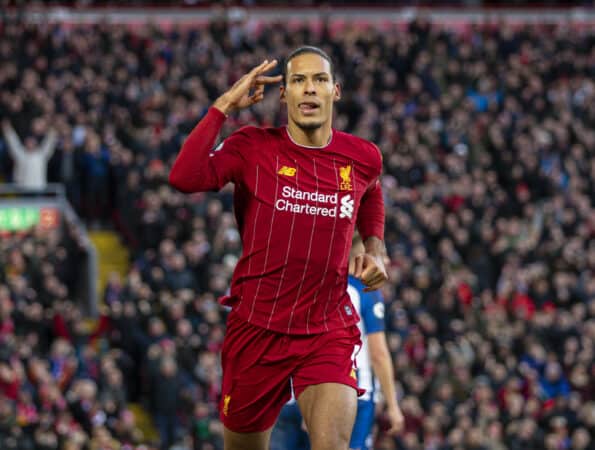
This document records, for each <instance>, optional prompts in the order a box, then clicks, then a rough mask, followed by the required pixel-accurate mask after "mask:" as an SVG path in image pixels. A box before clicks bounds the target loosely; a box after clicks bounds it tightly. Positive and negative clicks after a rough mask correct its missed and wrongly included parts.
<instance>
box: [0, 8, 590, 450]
mask: <svg viewBox="0 0 595 450" xmlns="http://www.w3.org/2000/svg"><path fill="white" fill-rule="evenodd" d="M294 25H295V26H292V27H288V26H286V24H285V23H283V22H273V23H266V24H259V25H258V26H255V25H254V22H253V21H247V22H242V21H233V20H227V19H225V18H224V17H215V18H213V19H212V20H210V21H208V22H207V23H206V24H205V25H204V26H195V27H177V26H172V27H167V28H161V27H159V26H157V25H156V24H152V25H141V26H134V27H127V26H125V25H117V24H109V23H107V22H99V23H93V24H85V25H77V24H60V23H44V22H42V23H31V22H22V21H19V20H17V18H15V17H12V16H4V19H3V22H2V24H1V28H0V58H1V60H2V61H3V63H2V64H0V89H1V94H0V116H1V117H0V118H1V119H2V120H8V121H10V123H11V124H12V126H13V127H14V128H15V130H16V131H17V133H18V134H19V136H21V139H23V140H26V139H29V140H30V142H31V143H32V144H31V145H32V146H33V144H35V143H37V142H39V141H40V140H41V139H42V137H43V136H45V134H46V132H47V131H48V129H49V128H50V127H51V128H55V129H56V130H57V133H58V142H57V146H56V149H55V152H54V154H53V156H52V158H51V160H50V161H49V166H48V179H49V181H50V182H60V183H63V184H64V186H65V189H66V194H67V196H68V199H69V201H70V203H71V204H72V205H73V207H74V208H75V210H76V211H77V213H78V214H79V216H81V217H82V218H83V219H84V220H85V221H86V223H87V224H88V225H89V226H90V227H91V228H110V227H113V228H115V229H116V230H117V231H118V232H119V233H120V234H121V236H122V240H123V242H124V243H126V245H127V246H128V247H129V249H130V253H131V266H130V269H129V271H128V273H127V274H126V276H125V277H124V278H123V279H119V278H118V277H115V276H114V277H112V278H111V279H109V280H108V281H107V283H106V287H105V291H104V292H103V293H102V294H103V295H102V298H101V302H100V306H99V315H98V316H97V318H95V319H94V320H91V321H85V320H82V319H83V316H84V314H83V311H82V309H83V308H82V306H81V304H80V303H79V302H78V301H76V298H75V296H74V295H73V287H72V286H73V283H74V282H75V281H76V280H75V279H73V274H75V273H76V272H75V269H76V268H77V264H79V263H78V261H79V256H77V254H78V252H79V251H80V249H79V247H78V246H77V244H76V242H77V237H76V234H77V232H76V230H74V229H73V228H72V227H68V226H66V227H65V228H64V229H62V230H61V231H56V230H53V231H44V230H43V229H42V228H40V227H37V228H34V229H33V230H32V231H29V232H25V233H24V234H23V233H15V232H12V231H11V232H9V233H7V234H3V235H2V238H1V239H2V240H1V243H0V249H1V251H2V253H1V254H0V348H1V349H2V354H1V355H0V448H2V449H19V450H20V449H23V450H25V449H37V448H39V449H48V450H49V449H57V448H64V449H70V450H75V449H86V448H89V449H104V448H110V449H118V448H120V449H132V448H139V449H140V448H159V447H160V448H164V449H165V448H178V449H182V448H184V449H186V448H189V449H196V450H207V449H209V450H212V449H221V448H222V440H221V432H222V426H221V424H220V422H219V420H218V418H217V410H216V406H217V401H218V397H219V394H220V392H219V387H220V376H221V373H220V367H219V362H218V352H219V350H220V348H221V343H222V340H223V336H224V333H225V329H224V323H225V322H224V319H225V315H226V313H225V311H224V310H222V309H221V308H220V307H219V306H218V304H217V302H216V299H217V297H218V296H219V295H221V294H223V293H224V292H225V290H226V288H227V284H228V282H229V279H230V276H231V273H232V270H233V268H234V265H235V263H236V261H237V258H238V255H239V253H240V251H241V248H240V241H239V235H238V232H237V229H236V227H235V224H234V220H233V215H232V212H231V207H232V201H231V190H230V189H229V188H228V187H227V188H224V189H223V191H222V192H221V193H220V194H197V195H192V196H185V195H182V194H180V193H177V192H174V191H173V190H172V189H171V188H170V187H169V186H168V185H167V174H168V169H169V167H170V166H171V163H172V162H173V158H174V157H175V154H176V152H177V151H178V149H179V148H180V145H181V142H182V141H183V140H184V137H185V136H186V135H187V133H188V132H189V131H190V130H191V129H192V127H193V126H194V124H195V123H196V122H197V120H198V119H199V118H200V117H201V116H202V115H203V114H204V113H205V111H206V108H207V107H208V106H209V104H210V102H211V101H213V100H214V98H216V96H217V95H218V93H220V92H222V91H223V90H224V89H225V88H226V87H227V86H228V85H229V84H230V83H232V82H233V81H234V80H235V79H237V77H238V76H239V75H240V74H242V73H244V71H245V70H246V69H247V68H249V67H251V66H252V65H254V64H255V63H257V62H258V61H261V60H262V59H264V58H265V57H268V58H270V57H278V58H282V57H283V55H284V54H286V53H287V52H288V51H289V50H290V49H292V48H294V47H296V46H298V45H301V44H304V43H308V44H313V45H318V46H321V47H322V48H323V49H325V50H326V51H328V52H329V53H330V54H332V55H333V57H334V58H335V64H336V69H337V73H338V75H339V77H340V82H341V84H342V85H343V92H344V97H343V99H342V101H341V102H340V103H338V104H337V117H336V122H335V126H336V127H337V128H339V129H344V130H346V131H349V132H353V133H355V134H357V135H359V136H361V137H364V138H367V139H370V140H372V141H374V142H376V143H377V144H378V146H379V147H380V149H381V151H382V153H383V155H384V164H385V173H384V175H383V178H382V184H383V187H384V193H385V202H386V205H387V229H386V243H387V247H388V252H389V255H390V257H391V267H390V279H391V283H389V284H388V285H387V287H386V288H385V289H384V295H385V298H386V302H387V305H386V306H387V308H386V309H387V332H388V339H389V346H390V349H391V352H392V355H393V358H394V365H395V370H396V377H397V382H398V387H399V396H400V402H401V405H402V408H403V411H404V414H405V416H406V430H405V432H404V433H403V434H402V435H401V436H399V437H396V438H393V437H388V436H386V435H385V434H384V433H383V430H384V425H385V421H384V420H383V416H382V411H379V412H378V427H377V428H378V430H377V439H376V443H375V446H374V448H375V449H384V450H392V449H407V450H422V449H439V450H457V449H469V450H504V449H512V450H517V449H518V450H521V449H547V450H553V449H572V450H587V449H589V448H593V446H594V445H595V442H594V441H593V438H592V436H593V433H594V431H595V362H594V352H595V348H594V345H595V277H594V276H593V275H594V270H595V240H594V239H593V237H594V234H595V212H594V211H593V204H595V155H594V153H595V131H594V130H595V82H594V80H595V33H594V32H593V27H592V26H583V27H576V28H570V27H568V26H566V25H564V24H550V23H548V24H533V25H527V26H523V27H515V26H511V25H509V24H507V23H506V22H505V21H502V22H495V23H489V22H487V23H485V24H483V25H482V24H475V25H473V24H466V25H462V26H459V27H457V28H456V29H450V28H446V27H443V26H441V25H440V23H431V22H428V21H425V20H423V19H417V20H411V21H409V22H407V23H404V24H401V25H399V26H398V27H397V26H395V27H394V29H390V28H389V30H392V32H387V29H386V28H383V29H381V28H376V27H373V26H366V25H365V24H358V23H352V22H344V23H342V24H340V25H336V24H331V23H330V22H324V21H323V22H322V25H321V26H319V27H316V28H310V27H308V26H307V25H306V24H305V23H297V24H294ZM331 25H332V26H331ZM283 120H284V117H283V113H282V111H281V110H280V108H279V107H278V98H277V96H276V95H275V93H270V94H268V95H267V97H266V99H265V100H264V102H263V103H262V104H260V105H258V106H256V107H254V108H252V109H251V110H248V111H243V112H241V113H240V114H238V115H237V116H235V117H232V118H230V119H229V120H228V121H227V122H226V125H225V127H224V131H223V135H226V134H229V133H230V132H231V131H233V130H235V129H236V128H237V127H238V126H240V125H243V124H248V123H258V124H261V125H275V124H279V123H283ZM12 166H13V162H12V160H11V158H10V156H9V152H8V149H7V142H6V140H2V141H0V172H1V176H2V177H3V179H4V180H7V181H10V180H11V179H12ZM0 222H1V221H0ZM131 402H133V403H135V404H138V403H140V404H142V405H144V407H145V408H146V410H147V411H148V412H149V414H150V415H151V417H152V420H153V423H154V426H155V427H156V429H157V430H158V432H159V436H160V443H158V442H151V439H149V438H148V437H147V436H146V434H145V435H143V433H142V431H141V430H140V429H139V427H138V425H137V423H136V422H135V417H136V416H135V415H134V414H133V413H132V411H131V409H130V407H129V406H128V405H129V404H130V403H131ZM141 444H144V445H145V447H142V446H141Z"/></svg>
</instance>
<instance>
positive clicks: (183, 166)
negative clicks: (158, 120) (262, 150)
mask: <svg viewBox="0 0 595 450" xmlns="http://www.w3.org/2000/svg"><path fill="white" fill-rule="evenodd" d="M276 65H277V61H275V60H273V61H270V62H269V61H268V60H265V61H264V62H263V63H262V64H260V65H258V66H256V67H255V68H254V69H252V70H251V71H250V72H248V73H247V74H246V75H244V76H243V77H242V78H240V79H239V80H238V81H236V82H235V84H234V85H233V86H232V87H231V88H230V89H229V90H228V91H227V92H225V93H224V94H223V95H222V96H221V97H219V98H218V99H217V101H215V103H214V104H213V106H212V107H211V108H209V111H208V112H207V115H206V116H205V117H204V118H203V119H202V120H201V121H200V122H199V123H198V125H196V127H195V128H194V130H192V132H191V133H190V135H189V136H188V138H187V139H186V141H185V142H184V144H183V145H182V150H181V151H180V154H179V155H178V157H177V158H176V161H175V162H174V165H173V167H172V170H171V172H170V174H169V183H170V184H171V185H172V186H173V187H175V188H176V189H178V190H180V191H182V192H202V191H211V190H215V189H220V188H222V187H223V186H224V185H225V184H226V183H227V182H229V181H235V182H237V181H239V178H240V177H241V174H242V170H243V168H244V167H245V161H244V157H243V151H242V150H244V149H243V147H245V146H246V145H247V144H249V142H250V139H249V138H248V139H246V138H247V137H248V136H246V133H242V131H241V130H240V131H239V132H237V133H234V135H232V136H231V137H230V138H229V139H227V140H226V141H225V143H224V144H223V148H221V149H220V151H215V152H212V153H211V149H212V148H213V146H214V144H215V139H216V138H217V135H218V134H219V130H221V126H222V125H223V122H224V121H225V117H226V116H227V114H229V113H231V112H234V111H238V110H240V109H243V108H247V107H249V106H251V105H254V104H256V103H258V102H260V101H262V99H263V98H264V87H265V85H267V84H273V83H278V82H279V81H281V76H280V75H278V76H275V77H267V76H264V75H263V74H264V73H266V72H267V71H269V70H271V69H272V68H273V67H275V66H276Z"/></svg>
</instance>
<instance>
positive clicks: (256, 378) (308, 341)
mask: <svg viewBox="0 0 595 450" xmlns="http://www.w3.org/2000/svg"><path fill="white" fill-rule="evenodd" d="M359 345H361V339H360V332H359V329H358V328H357V325H353V326H351V327H348V328H342V329H338V330H333V331H329V332H328V333H322V334H314V335H288V334H282V333H277V332H274V331H270V330H267V329H265V328H261V327H258V326H255V325H252V324H250V323H248V322H246V321H244V320H243V319H239V318H238V317H236V315H235V314H234V313H233V312H232V313H230V315H229V317H228V319H227V333H226V335H225V341H224V342H223V349H222V351H221V364H222V366H223V382H222V391H221V401H220V403H219V415H220V417H221V421H222V422H223V424H224V425H225V426H226V427H227V428H229V429H230V430H231V431H235V432H237V433H252V432H259V431H265V430H267V429H269V428H270V427H272V426H273V425H274V423H275V421H276V420H277V417H278V416H279V413H280V411H281V408H282V407H283V405H285V403H287V401H288V400H289V399H290V398H291V385H292V384H293V390H294V393H295V396H296V398H299V396H300V394H301V393H302V392H303V391H304V389H306V388H307V387H308V386H311V385H315V384H320V383H341V384H346V385H347V386H351V387H353V388H354V389H355V390H356V391H357V393H358V395H363V394H364V392H365V390H363V389H359V388H358V387H357V380H356V377H355V370H354V369H355V362H354V349H355V347H356V346H359ZM290 379H291V382H290Z"/></svg>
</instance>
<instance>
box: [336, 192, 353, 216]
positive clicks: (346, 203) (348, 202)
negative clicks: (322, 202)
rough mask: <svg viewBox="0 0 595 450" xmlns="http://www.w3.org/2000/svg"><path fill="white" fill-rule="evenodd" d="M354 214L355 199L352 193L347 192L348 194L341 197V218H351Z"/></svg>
mask: <svg viewBox="0 0 595 450" xmlns="http://www.w3.org/2000/svg"><path fill="white" fill-rule="evenodd" d="M352 216H353V199H352V198H351V195H349V194H347V195H346V196H344V197H342V198H341V209H340V214H339V217H340V218H341V219H344V218H346V217H347V218H348V219H351V217H352Z"/></svg>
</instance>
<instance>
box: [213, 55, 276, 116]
mask: <svg viewBox="0 0 595 450" xmlns="http://www.w3.org/2000/svg"><path fill="white" fill-rule="evenodd" d="M276 65H277V60H276V59H273V60H272V61H269V60H267V59H265V60H264V61H263V62H262V64H260V65H258V66H256V67H255V68H254V69H252V70H251V71H250V72H248V73H247V74H245V75H244V76H243V77H242V78H240V79H239V80H238V81H236V82H235V83H234V85H233V86H232V87H231V88H229V89H228V90H227V92H225V93H224V94H223V95H221V97H219V98H218V99H217V100H216V101H215V103H214V104H213V106H214V107H215V108H217V109H218V110H219V111H221V112H222V113H224V114H229V113H232V112H234V111H238V110H240V109H244V108H247V107H248V106H252V105H254V104H256V103H258V102H260V101H261V100H262V99H263V98H264V87H265V86H266V85H267V84H274V83H279V82H280V81H281V80H282V78H283V77H282V76H281V75H277V76H274V77H271V76H265V75H264V74H265V73H266V72H268V71H269V70H271V69H272V68H273V67H275V66H276Z"/></svg>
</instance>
